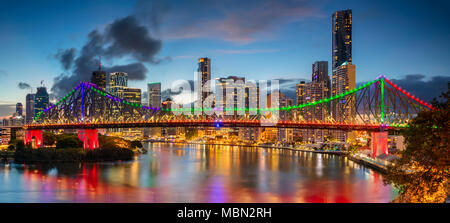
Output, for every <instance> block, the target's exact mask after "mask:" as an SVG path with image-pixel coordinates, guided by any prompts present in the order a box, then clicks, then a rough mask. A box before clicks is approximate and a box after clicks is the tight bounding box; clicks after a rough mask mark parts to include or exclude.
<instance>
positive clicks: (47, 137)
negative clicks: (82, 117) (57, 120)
mask: <svg viewBox="0 0 450 223" xmlns="http://www.w3.org/2000/svg"><path fill="white" fill-rule="evenodd" d="M57 140H58V137H57V136H56V134H55V133H53V132H45V131H44V133H43V143H44V145H46V146H52V145H55V143H56V141H57Z"/></svg>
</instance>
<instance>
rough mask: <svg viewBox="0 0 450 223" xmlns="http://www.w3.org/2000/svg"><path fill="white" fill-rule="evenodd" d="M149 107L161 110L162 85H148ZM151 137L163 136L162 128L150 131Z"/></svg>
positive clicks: (155, 83)
mask: <svg viewBox="0 0 450 223" xmlns="http://www.w3.org/2000/svg"><path fill="white" fill-rule="evenodd" d="M147 92H148V106H150V107H152V108H161V83H160V82H151V83H147ZM149 135H150V136H161V128H158V127H154V128H150V129H149Z"/></svg>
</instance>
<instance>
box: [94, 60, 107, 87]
mask: <svg viewBox="0 0 450 223" xmlns="http://www.w3.org/2000/svg"><path fill="white" fill-rule="evenodd" d="M91 82H92V83H93V84H96V85H97V86H98V87H100V88H102V89H103V90H106V72H105V71H102V66H101V65H99V67H98V70H96V71H94V72H92V77H91Z"/></svg>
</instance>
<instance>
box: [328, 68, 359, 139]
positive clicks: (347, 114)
mask: <svg viewBox="0 0 450 223" xmlns="http://www.w3.org/2000/svg"><path fill="white" fill-rule="evenodd" d="M355 81H356V80H355V65H354V64H351V63H348V62H344V63H343V64H342V65H341V66H339V67H337V68H336V69H335V70H333V76H332V87H333V89H332V96H335V95H340V94H342V93H344V92H346V91H348V90H350V89H354V88H355V84H356V83H355ZM332 106H333V107H332V117H333V119H334V120H335V121H337V122H349V121H351V119H352V118H354V117H355V115H356V98H355V97H354V95H353V96H347V97H346V98H344V99H342V100H339V101H334V102H333V104H332ZM335 133H336V134H335V135H334V137H335V138H336V139H338V140H340V141H346V139H347V134H346V133H345V132H343V131H336V132H335Z"/></svg>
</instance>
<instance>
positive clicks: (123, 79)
mask: <svg viewBox="0 0 450 223" xmlns="http://www.w3.org/2000/svg"><path fill="white" fill-rule="evenodd" d="M126 87H128V74H127V73H125V72H113V73H110V74H109V93H111V94H112V95H114V96H117V97H120V98H123V92H124V89H125V88H126Z"/></svg>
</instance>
